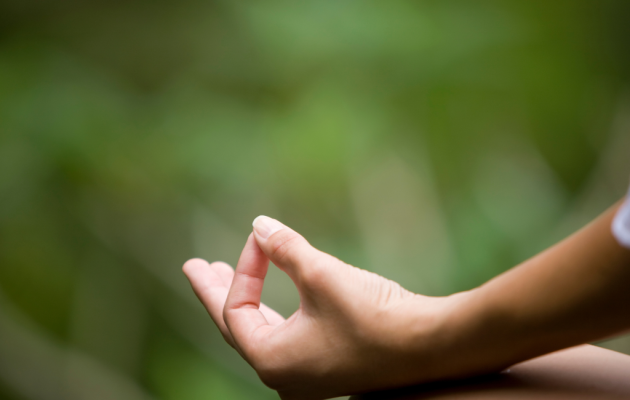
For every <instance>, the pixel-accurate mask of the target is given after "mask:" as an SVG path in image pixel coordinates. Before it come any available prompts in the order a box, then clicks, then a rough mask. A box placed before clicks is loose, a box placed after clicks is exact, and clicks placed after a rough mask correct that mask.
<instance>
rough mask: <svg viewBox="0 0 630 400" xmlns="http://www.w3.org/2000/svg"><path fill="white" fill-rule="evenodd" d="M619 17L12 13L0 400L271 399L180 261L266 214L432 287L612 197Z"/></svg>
mask: <svg viewBox="0 0 630 400" xmlns="http://www.w3.org/2000/svg"><path fill="white" fill-rule="evenodd" d="M629 12H630V3H628V2H627V1H624V0H603V1H582V0H578V1H569V0H561V1H554V2H549V1H542V0H528V1H525V0H523V1H512V2H500V1H490V0H486V1H475V2H469V1H463V0H459V1H457V0H442V1H402V0H394V1H387V2H377V1H362V2H358V1H333V0H317V1H315V0H308V1H299V2H280V1H273V2H255V1H233V2H231V1H225V0H214V1H205V2H203V1H195V0H187V1H181V2H167V1H152V2H150V1H145V0H130V1H124V2H123V1H103V0H101V1H92V2H79V1H73V0H62V1H57V2H44V1H39V0H3V1H2V3H0V288H1V291H0V337H1V339H0V397H1V398H3V399H4V398H6V399H36V400H39V399H151V398H153V399H165V400H169V399H177V400H188V399H190V400H195V399H227V400H230V399H252V398H256V399H266V398H276V397H275V394H274V393H273V392H272V391H270V390H268V389H266V388H264V387H263V386H262V385H261V384H260V383H259V382H258V380H257V378H256V376H255V374H254V373H253V372H252V371H251V369H250V368H249V367H248V366H247V365H246V364H245V363H244V362H243V361H242V360H240V358H239V357H238V355H237V354H236V352H234V351H232V350H231V349H230V348H229V347H228V346H227V345H226V344H224V343H223V341H222V339H221V337H220V335H219V334H218V332H217V331H216V329H215V328H214V326H213V325H212V323H211V321H210V319H209V318H208V317H207V316H206V314H205V311H204V310H203V309H202V307H201V306H200V305H199V304H198V302H197V300H196V299H195V298H194V296H193V294H192V291H191V290H190V289H189V287H188V284H187V282H186V281H185V279H184V277H183V275H182V274H181V271H180V266H181V265H182V263H183V262H184V261H185V260H186V259H188V258H191V257H193V256H199V257H204V258H206V259H209V260H217V259H221V260H225V261H227V262H230V263H231V264H232V265H234V264H235V263H236V261H237V259H238V255H239V252H240V248H241V247H242V245H243V244H244V242H245V239H246V237H247V235H248V232H249V231H250V229H251V225H250V224H251V221H252V220H253V219H254V218H255V217H256V216H257V215H259V214H266V215H271V216H273V217H276V218H278V219H280V220H282V221H283V222H285V223H287V224H288V225H290V226H292V227H294V228H295V229H296V230H298V231H300V232H301V233H303V234H304V235H305V236H306V237H307V238H308V239H309V240H310V241H311V242H312V243H313V244H314V245H316V246H318V247H320V248H321V249H323V250H325V251H328V252H330V253H332V254H334V255H336V256H338V257H339V258H342V259H343V260H345V261H347V262H349V263H352V264H354V265H357V266H360V267H362V268H366V269H369V270H372V271H375V272H378V273H380V274H382V275H384V276H386V277H388V278H391V279H394V280H396V281H399V282H401V283H402V284H403V285H404V286H405V287H407V288H409V289H411V290H414V291H417V292H421V293H425V294H433V295H441V294H448V293H451V292H454V291H458V290H464V289H468V288H471V287H474V286H475V285H478V284H480V283H482V282H484V281H485V280H487V279H489V278H491V277H492V276H494V275H496V274H497V273H500V272H502V271H504V270H506V269H508V268H509V267H511V266H513V265H515V264H517V263H518V262H520V261H522V260H524V259H525V258H527V257H529V256H531V255H533V254H535V253H536V252H537V251H540V250H541V249H543V248H545V247H546V246H549V245H551V244H552V243H554V242H555V241H556V240H558V239H560V238H562V237H563V236H565V235H566V234H568V233H570V232H572V231H573V230H575V229H576V228H578V227H579V226H581V225H582V224H584V223H585V222H587V221H588V220H589V219H591V218H593V217H594V216H596V215H597V214H598V213H600V212H601V211H602V210H604V209H605V208H606V207H608V206H609V205H610V204H612V203H613V202H614V201H616V200H617V199H618V198H619V197H621V196H622V195H623V193H624V190H625V188H626V185H627V177H628V174H629V173H630V157H628V150H627V149H628V148H630V98H629V97H628V90H627V84H628V78H629V76H628V75H629V72H628V71H630V56H629V55H630V30H629V29H628V26H629V25H628V24H627V20H628V17H629V16H630V15H629ZM263 299H264V300H265V301H266V302H267V303H269V304H271V305H272V306H274V307H276V308H277V309H278V310H280V311H281V312H282V313H283V314H285V315H288V314H290V313H291V312H292V311H293V310H294V309H295V308H296V307H297V304H298V297H297V293H296V291H295V289H293V288H292V286H291V284H290V281H289V280H288V279H287V278H286V277H284V276H283V275H282V274H281V273H280V272H278V271H277V270H276V269H273V268H272V269H271V270H270V273H269V277H268V281H267V284H266V288H265V293H264V296H263ZM624 340H625V339H621V340H618V341H617V342H614V344H610V346H612V347H614V348H617V349H620V350H624V349H625V351H628V352H630V345H629V344H628V341H627V340H625V341H624ZM624 346H625V347H624Z"/></svg>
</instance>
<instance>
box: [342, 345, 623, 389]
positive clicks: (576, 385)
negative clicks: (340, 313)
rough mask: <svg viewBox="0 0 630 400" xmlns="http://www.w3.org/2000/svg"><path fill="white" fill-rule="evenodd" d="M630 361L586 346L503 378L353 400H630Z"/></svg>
mask: <svg viewBox="0 0 630 400" xmlns="http://www.w3.org/2000/svg"><path fill="white" fill-rule="evenodd" d="M629 377H630V357H629V356H626V355H624V354H621V353H617V352H613V351H610V350H605V349H601V348H598V347H594V346H590V345H585V346H579V347H574V348H571V349H567V350H563V351H559V352H556V353H552V354H549V355H546V356H542V357H539V358H536V359H533V360H529V361H526V362H523V363H521V364H517V365H515V366H514V367H512V368H510V369H507V370H505V371H504V372H502V373H500V374H494V375H487V376H483V377H478V378H474V379H467V380H462V381H452V382H439V383H434V384H428V385H420V386H415V387H410V388H405V389H399V390H392V391H383V392H378V393H370V394H364V395H358V396H352V397H351V398H350V400H419V399H441V400H443V399H449V400H475V399H502V400H516V399H518V400H526V399H627V398H630V379H628V378H629Z"/></svg>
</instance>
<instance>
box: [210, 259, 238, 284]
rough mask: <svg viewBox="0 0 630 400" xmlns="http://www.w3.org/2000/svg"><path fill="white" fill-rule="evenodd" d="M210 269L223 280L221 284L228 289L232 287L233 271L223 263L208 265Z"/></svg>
mask: <svg viewBox="0 0 630 400" xmlns="http://www.w3.org/2000/svg"><path fill="white" fill-rule="evenodd" d="M210 268H212V269H213V270H214V272H216V273H217V275H219V276H220V277H221V279H222V280H223V283H224V284H225V286H227V287H228V288H229V287H230V286H232V279H234V269H233V268H232V267H230V266H229V265H228V264H226V263H224V262H220V261H217V262H213V263H212V264H210Z"/></svg>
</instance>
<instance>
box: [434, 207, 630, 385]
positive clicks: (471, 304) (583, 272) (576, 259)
mask: <svg viewBox="0 0 630 400" xmlns="http://www.w3.org/2000/svg"><path fill="white" fill-rule="evenodd" d="M616 209H617V206H615V207H613V208H611V209H610V210H608V211H607V212H605V213H604V214H603V215H602V216H600V217H599V218H597V219H596V220H595V221H593V222H592V223H591V224H589V225H588V226H586V227H585V228H583V229H582V230H580V231H578V232H577V233H575V234H574V235H572V236H570V237H569V238H567V239H565V240H564V241H562V242H560V243H558V244H557V245H555V246H553V247H551V248H550V249H548V250H546V251H544V252H543V253H540V254H539V255H537V256H536V257H534V258H532V259H530V260H528V261H526V262H524V263H523V264H521V265H519V266H518V267H516V268H513V269H511V270H510V271H508V272H506V273H504V274H502V275H500V276H498V277H496V278H495V279H493V280H491V281H489V282H488V283H486V284H485V285H483V286H481V287H479V288H477V289H475V290H473V291H470V292H467V293H465V294H464V295H462V296H461V298H460V299H459V301H457V302H456V303H455V304H456V305H455V306H454V307H453V309H452V313H451V316H450V320H448V321H447V322H446V325H445V329H444V332H445V333H444V334H443V335H442V339H441V340H443V341H445V342H446V343H448V344H447V345H446V346H447V347H448V348H449V349H450V350H449V351H451V352H452V354H453V358H452V360H457V362H456V363H453V364H457V365H454V366H453V368H452V369H449V370H447V371H445V372H444V374H445V375H447V376H449V375H450V376H464V375H471V374H475V373H480V372H489V371H492V370H499V369H501V368H504V367H507V366H509V365H511V364H513V363H516V362H519V361H522V360H525V359H528V358H532V357H535V356H538V355H541V354H545V353H547V352H550V351H554V350H558V349H561V348H566V347H570V346H573V345H577V344H581V343H585V342H590V341H593V340H597V339H601V338H604V337H607V336H610V335H613V334H615V333H619V332H622V331H624V330H627V329H628V328H630V318H629V317H628V315H627V312H626V310H627V307H628V304H630V251H629V250H627V249H625V248H622V247H621V246H619V244H618V243H617V242H616V240H615V239H614V237H613V236H612V234H611V230H610V225H611V221H612V218H613V216H614V214H615V211H616ZM449 332H450V333H449Z"/></svg>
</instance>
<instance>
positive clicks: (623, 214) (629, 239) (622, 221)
mask: <svg viewBox="0 0 630 400" xmlns="http://www.w3.org/2000/svg"><path fill="white" fill-rule="evenodd" d="M612 232H613V235H615V238H616V239H617V241H618V242H619V244H620V245H622V246H624V247H627V248H629V249H630V192H628V196H626V200H625V202H624V203H623V205H622V206H621V208H619V210H618V211H617V215H615V219H614V220H613V223H612Z"/></svg>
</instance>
